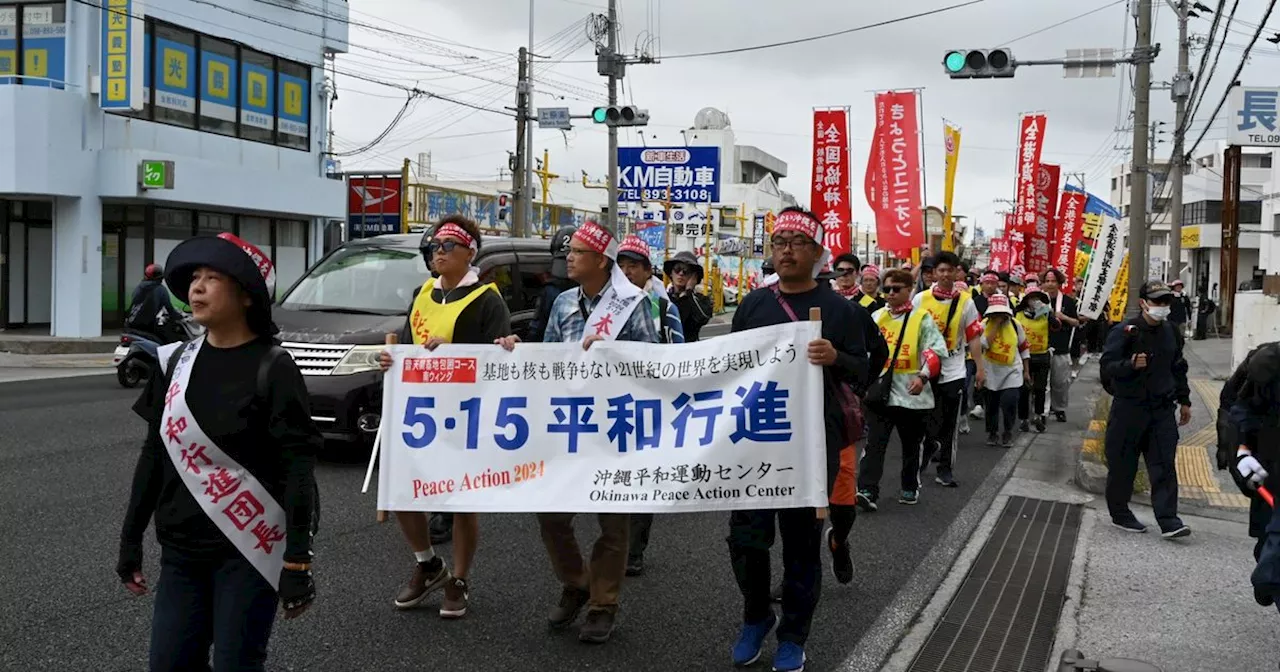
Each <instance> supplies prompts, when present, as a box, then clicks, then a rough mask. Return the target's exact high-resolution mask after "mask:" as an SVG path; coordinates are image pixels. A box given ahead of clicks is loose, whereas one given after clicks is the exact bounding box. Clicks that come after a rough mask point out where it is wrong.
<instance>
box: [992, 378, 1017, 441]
mask: <svg viewBox="0 0 1280 672" xmlns="http://www.w3.org/2000/svg"><path fill="white" fill-rule="evenodd" d="M1022 389H1023V388H1020V387H1011V388H1009V389H1007V390H983V392H984V393H985V395H986V397H987V404H986V409H987V433H988V434H998V433H999V432H1000V418H1002V417H1003V418H1004V431H1006V432H1012V431H1013V423H1014V422H1016V420H1017V417H1016V416H1017V414H1018V401H1019V399H1021V397H1022ZM997 411H999V412H997Z"/></svg>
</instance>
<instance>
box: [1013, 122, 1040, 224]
mask: <svg viewBox="0 0 1280 672" xmlns="http://www.w3.org/2000/svg"><path fill="white" fill-rule="evenodd" d="M1045 121H1046V119H1045V116H1044V115H1043V114H1024V115H1022V120H1021V121H1020V125H1019V127H1018V179H1017V195H1016V196H1015V197H1014V198H1015V200H1014V210H1013V226H1014V228H1015V229H1017V230H1018V231H1020V232H1021V233H1022V234H1023V235H1024V236H1029V235H1031V233H1032V232H1033V231H1035V228H1036V200H1037V198H1036V197H1037V194H1038V193H1039V191H1038V189H1037V187H1038V186H1039V175H1038V170H1039V166H1040V150H1041V148H1042V147H1043V146H1044V127H1045Z"/></svg>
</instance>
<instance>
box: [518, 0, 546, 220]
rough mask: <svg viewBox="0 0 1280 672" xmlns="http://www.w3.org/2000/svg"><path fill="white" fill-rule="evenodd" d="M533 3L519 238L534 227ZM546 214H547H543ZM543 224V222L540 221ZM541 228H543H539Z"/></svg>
mask: <svg viewBox="0 0 1280 672" xmlns="http://www.w3.org/2000/svg"><path fill="white" fill-rule="evenodd" d="M533 2H534V0H529V46H528V48H527V49H526V50H525V53H526V54H527V56H526V59H527V60H526V61H525V64H524V80H523V81H524V87H525V92H524V101H525V102H524V124H525V128H524V166H523V168H524V184H525V187H526V188H528V189H529V192H530V193H529V197H528V198H526V199H524V203H523V204H522V207H523V208H524V209H525V219H524V221H525V223H526V226H525V229H524V230H523V231H522V232H521V233H520V235H519V237H521V238H523V237H524V236H527V235H530V234H531V233H532V226H533V188H532V185H533V122H534V120H535V119H536V117H535V116H534V112H533ZM543 214H544V215H545V214H546V213H545V212H544V213H543ZM539 224H541V221H539ZM539 228H541V227H539Z"/></svg>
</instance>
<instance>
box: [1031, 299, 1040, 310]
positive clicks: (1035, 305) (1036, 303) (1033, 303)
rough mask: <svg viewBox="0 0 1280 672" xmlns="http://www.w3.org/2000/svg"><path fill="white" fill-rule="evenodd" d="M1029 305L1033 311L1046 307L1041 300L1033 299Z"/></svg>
mask: <svg viewBox="0 0 1280 672" xmlns="http://www.w3.org/2000/svg"><path fill="white" fill-rule="evenodd" d="M1027 305H1029V306H1031V309H1032V310H1040V309H1041V308H1043V307H1044V302H1043V301H1041V300H1040V299H1031V300H1030V301H1028V302H1027Z"/></svg>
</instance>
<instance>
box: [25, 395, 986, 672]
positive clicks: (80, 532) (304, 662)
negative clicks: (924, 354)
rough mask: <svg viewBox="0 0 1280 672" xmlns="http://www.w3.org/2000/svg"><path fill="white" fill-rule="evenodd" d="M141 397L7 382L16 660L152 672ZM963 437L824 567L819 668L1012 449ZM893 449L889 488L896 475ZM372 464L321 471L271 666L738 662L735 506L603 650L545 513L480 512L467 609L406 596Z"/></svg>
mask: <svg viewBox="0 0 1280 672" xmlns="http://www.w3.org/2000/svg"><path fill="white" fill-rule="evenodd" d="M135 397H136V392H134V391H128V390H123V389H121V388H120V387H119V386H118V385H117V383H116V381H115V379H114V377H113V376H100V375H99V376H86V377H81V378H69V379H58V380H44V381H34V382H32V381H28V382H21V383H10V384H0V511H3V512H4V515H3V516H0V540H3V542H0V575H3V576H5V577H6V578H5V580H4V586H5V588H4V599H3V600H0V669H5V670H32V671H34V670H69V669H95V670H141V669H145V668H146V655H147V646H148V637H149V627H150V618H151V599H150V598H145V597H144V598H133V597H131V596H129V595H128V594H127V593H126V592H125V590H124V589H123V587H121V586H120V585H119V583H118V580H117V579H116V577H115V576H114V573H113V568H114V565H115V561H116V548H117V539H118V533H119V522H120V517H121V515H122V513H123V510H124V507H125V503H126V499H127V496H128V488H129V481H130V478H131V474H132V470H133V465H134V462H135V460H136V454H137V450H138V446H139V443H140V437H141V433H142V432H143V430H144V427H143V424H142V422H141V420H139V419H138V418H136V417H135V416H133V415H132V413H131V412H130V411H129V406H130V404H131V403H132V401H133V399H134V398H135ZM962 438H963V441H962V448H961V451H960V457H959V460H958V470H957V477H958V478H959V479H960V481H961V487H960V488H958V489H954V490H946V489H942V488H939V487H937V486H934V485H932V483H931V482H930V483H929V485H926V486H925V489H924V492H923V495H922V498H921V503H920V505H919V506H917V507H915V508H910V507H905V506H899V505H897V504H896V503H893V501H892V500H893V498H889V501H888V503H886V504H885V505H884V506H883V507H882V509H881V511H880V512H879V513H877V514H874V515H864V516H861V517H860V518H859V520H858V523H857V525H856V526H855V528H854V532H853V540H854V544H855V553H854V557H855V562H856V563H857V578H856V579H855V581H854V583H853V584H851V585H849V586H840V585H838V584H836V582H835V581H834V579H833V578H831V575H830V573H829V572H828V573H826V574H825V575H824V578H823V581H824V585H823V590H824V592H823V595H822V601H821V603H820V605H819V608H818V615H817V618H816V620H815V623H814V628H813V633H812V636H811V638H810V641H809V646H808V653H809V658H810V665H809V667H808V668H807V669H811V670H828V669H832V668H834V667H835V666H837V665H838V664H839V663H840V662H841V661H842V660H843V659H844V658H845V657H846V656H847V655H848V654H849V653H850V652H851V651H852V650H853V649H854V647H855V646H856V645H857V644H858V641H859V639H860V638H861V637H862V635H863V634H864V633H866V631H867V630H868V628H869V627H870V626H871V624H872V623H873V622H874V621H875V619H876V618H877V616H878V615H879V614H880V613H881V612H882V611H883V610H885V609H886V608H887V607H889V606H890V604H891V602H892V601H893V598H894V596H895V594H896V593H897V591H898V590H899V588H900V587H902V584H903V583H904V582H905V581H907V579H908V577H910V576H911V574H912V572H913V570H914V569H915V567H916V565H917V564H918V563H919V561H920V560H921V559H922V558H923V557H924V556H925V555H926V554H927V553H928V551H929V549H930V548H931V547H932V545H933V544H934V543H936V541H937V540H938V539H939V538H940V537H942V535H943V533H944V532H945V531H946V529H947V527H948V526H949V525H950V523H951V522H952V520H953V518H954V517H955V516H956V514H957V513H958V512H959V511H960V510H961V509H962V508H963V507H964V505H965V504H966V502H967V501H968V499H969V498H970V497H971V495H972V493H973V492H974V490H975V489H976V488H977V486H978V484H979V483H980V482H981V481H982V479H983V478H985V477H986V475H987V473H988V472H989V471H990V470H991V469H992V467H993V465H994V464H995V463H996V461H997V460H998V459H999V458H1000V457H1001V456H1002V455H1003V454H1004V451H1003V450H1001V449H996V448H988V447H986V446H983V445H981V435H980V433H979V434H974V435H970V436H966V437H962ZM895 451H896V448H891V450H890V460H889V464H888V465H887V469H886V473H887V474H888V476H887V477H886V480H885V482H884V486H886V487H885V491H886V492H892V491H893V489H894V483H893V480H894V479H893V477H892V475H893V474H895V473H896V470H897V464H898V462H897V459H896V458H894V457H893V453H894V452H895ZM331 457H332V456H331ZM363 473H364V464H363V460H362V459H361V458H360V457H358V456H357V457H354V458H348V459H346V460H335V459H327V460H326V461H325V462H324V463H323V464H322V465H321V466H320V468H319V471H318V478H319V481H320V486H321V489H322V493H323V497H322V498H323V503H324V515H323V518H322V522H323V529H322V530H321V532H320V535H319V536H318V537H317V555H318V564H317V584H318V590H319V599H318V601H317V602H316V604H315V605H314V606H313V608H312V609H311V611H310V612H309V613H307V614H306V615H304V616H303V617H302V618H300V619H298V620H295V621H290V622H284V621H277V624H276V630H275V635H274V637H273V639H272V651H271V654H272V655H271V662H270V668H271V669H287V670H342V671H348V670H354V669H368V670H417V669H423V668H435V669H453V670H463V671H466V670H499V669H505V670H535V669H555V670H604V669H634V670H671V669H697V670H718V669H729V668H730V666H729V664H728V658H729V656H728V650H729V645H730V643H731V640H732V639H733V637H734V636H735V634H736V631H737V628H738V626H739V619H740V610H741V601H740V596H739V594H738V590H737V587H736V585H735V583H734V581H733V576H732V574H731V571H730V568H729V562H728V558H727V552H726V548H725V542H724V538H725V534H726V532H727V514H720V513H715V514H698V515H670V516H665V517H660V518H659V519H658V520H657V521H656V523H655V525H654V531H653V539H652V543H651V546H650V550H649V554H648V557H647V559H648V564H649V569H648V572H647V573H646V575H645V576H644V577H641V578H639V579H635V580H630V579H629V580H628V581H627V583H626V585H625V587H624V589H623V598H622V599H623V604H622V612H621V618H620V624H619V628H618V630H617V631H616V634H615V636H614V639H613V641H611V642H610V643H608V644H607V645H604V646H587V645H582V644H580V643H579V642H578V641H577V638H576V633H575V632H573V631H569V632H565V633H556V634H552V633H549V632H548V630H547V627H546V625H545V614H546V611H547V609H548V608H549V607H550V606H551V605H552V604H553V603H554V601H555V600H556V598H557V597H558V595H559V587H558V585H557V584H556V583H555V581H554V579H553V577H552V573H551V570H550V567H549V565H548V562H547V560H546V557H545V554H544V551H543V548H542V545H541V542H540V540H539V537H538V533H537V527H536V523H535V521H534V518H533V516H532V515H488V516H484V517H483V518H482V519H481V535H482V539H481V548H480V552H479V556H478V558H477V561H476V566H475V569H474V573H473V575H472V603H471V611H470V613H469V614H468V615H467V617H466V618H465V619H464V620H462V621H457V622H445V621H442V620H440V619H439V617H438V616H437V614H436V610H435V609H436V608H437V607H438V605H439V596H438V595H437V596H435V597H434V598H433V599H431V600H429V601H428V605H429V607H427V608H421V609H418V610H415V611H410V612H400V611H396V610H395V609H393V608H392V605H391V600H392V597H393V596H394V595H395V593H396V592H397V590H398V589H399V587H400V586H401V584H402V583H403V582H404V581H405V580H406V579H407V578H408V575H409V572H410V570H411V568H412V556H411V555H410V554H409V552H408V550H407V549H406V547H405V546H404V543H403V542H402V540H401V539H400V536H399V533H398V530H397V528H396V526H395V524H394V523H387V524H382V525H379V524H378V523H376V522H375V518H374V506H375V504H374V497H373V495H372V494H370V495H361V494H360V493H359V489H360V483H361V480H362V478H363ZM593 527H594V522H593V520H592V519H591V518H590V517H585V516H584V517H583V519H582V520H581V521H580V527H579V529H580V534H579V538H580V540H585V541H586V544H588V546H587V547H588V548H589V541H590V540H591V539H593V538H594V537H593V536H590V534H591V528H593ZM443 550H444V553H446V554H447V553H448V550H447V547H446V548H445V549H443ZM779 555H780V552H775V562H777V560H776V557H777V556H779ZM157 558H158V548H157V547H156V545H155V543H154V541H153V540H151V539H149V540H148V547H147V558H146V571H147V575H148V576H149V577H150V578H151V579H152V581H153V582H154V580H155V578H156V577H157V575H158V568H157ZM773 645H774V644H773V642H770V644H769V646H770V649H769V652H770V653H771V647H772V646H773ZM765 660H768V658H766V659H765ZM766 669H767V668H766Z"/></svg>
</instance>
